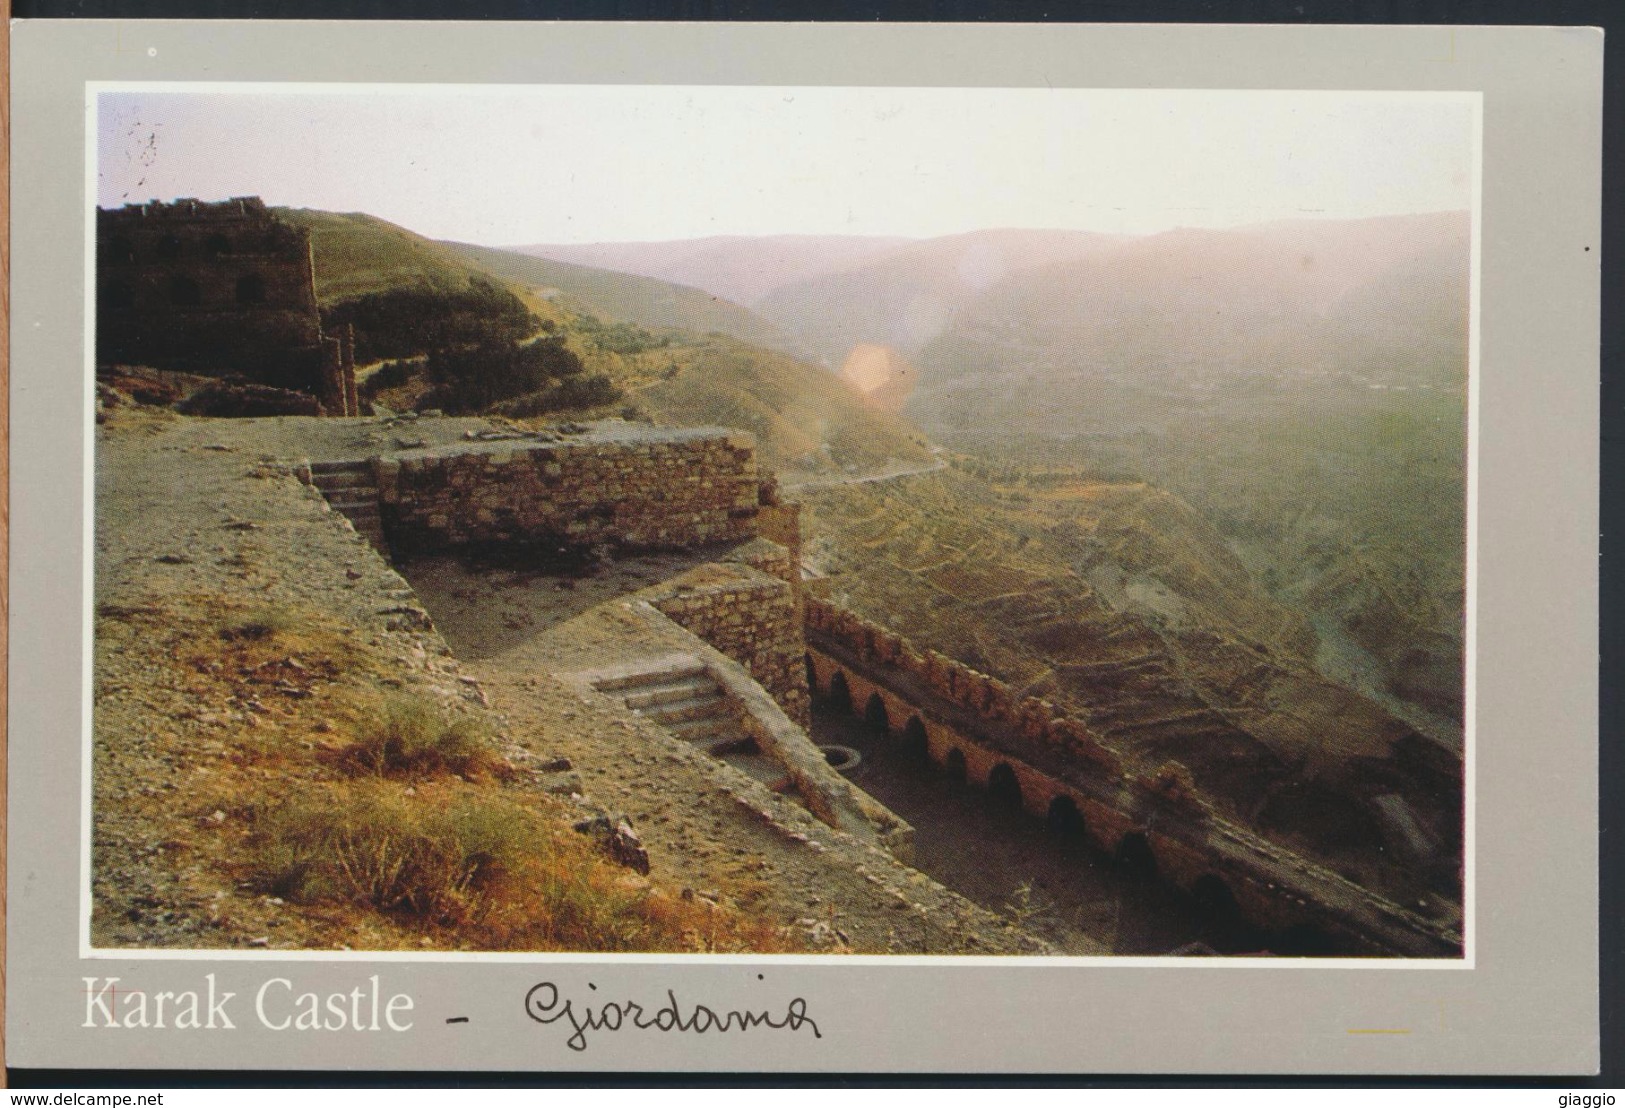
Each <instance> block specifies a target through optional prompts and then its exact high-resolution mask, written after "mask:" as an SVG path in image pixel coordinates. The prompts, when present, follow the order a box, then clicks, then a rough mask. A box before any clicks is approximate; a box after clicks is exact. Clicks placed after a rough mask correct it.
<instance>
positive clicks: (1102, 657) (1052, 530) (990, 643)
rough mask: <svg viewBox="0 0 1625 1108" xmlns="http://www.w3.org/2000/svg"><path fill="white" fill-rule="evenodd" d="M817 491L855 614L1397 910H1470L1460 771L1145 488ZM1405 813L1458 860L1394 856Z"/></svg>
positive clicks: (836, 578)
mask: <svg viewBox="0 0 1625 1108" xmlns="http://www.w3.org/2000/svg"><path fill="white" fill-rule="evenodd" d="M964 464H965V463H963V462H960V463H957V464H956V467H955V468H954V469H951V470H948V471H944V472H941V473H936V474H931V475H926V476H918V477H909V478H903V479H899V480H896V481H889V482H877V483H869V484H861V485H859V484H848V485H844V486H836V487H828V488H822V489H809V490H804V491H803V493H802V495H803V498H804V499H805V501H806V503H807V508H808V519H807V534H808V536H809V542H808V560H809V562H811V563H812V564H813V565H814V566H815V567H816V568H817V569H819V570H820V571H821V572H822V573H823V574H825V575H826V576H825V579H824V580H823V581H821V582H820V587H821V588H822V589H823V590H825V591H827V593H828V595H829V596H830V598H831V599H833V600H834V601H835V602H837V603H839V604H842V605H844V606H848V607H851V608H853V609H855V610H857V611H858V612H860V613H862V614H864V615H866V616H868V617H870V618H872V619H874V620H876V621H877V622H880V623H882V624H884V625H886V626H889V627H892V628H894V629H896V630H898V631H899V632H901V633H902V634H904V635H905V636H907V637H909V638H911V639H914V640H915V641H917V642H923V643H930V644H932V645H933V646H934V647H935V648H936V649H939V650H941V651H943V652H944V653H946V654H949V655H951V656H953V657H955V658H958V659H959V660H961V661H963V662H965V663H966V664H969V665H971V666H973V667H975V668H977V669H980V670H982V671H984V672H987V673H992V674H994V675H996V676H999V677H1001V678H1003V679H1004V680H1006V681H1007V682H1009V683H1010V684H1011V685H1013V686H1014V687H1016V688H1017V689H1018V690H1019V691H1020V692H1021V693H1022V694H1023V695H1028V696H1037V697H1042V698H1046V699H1049V700H1052V701H1054V702H1055V703H1057V704H1059V705H1062V706H1064V707H1065V708H1066V709H1067V710H1069V711H1071V712H1073V713H1074V714H1077V715H1079V716H1082V717H1084V718H1087V719H1088V720H1089V723H1090V726H1091V728H1092V729H1093V730H1094V731H1095V732H1096V733H1097V734H1099V735H1100V736H1101V737H1102V738H1103V739H1104V740H1105V741H1106V742H1107V743H1108V744H1109V745H1111V746H1113V747H1115V748H1116V749H1117V750H1118V751H1119V752H1121V753H1122V754H1123V755H1124V756H1125V757H1127V758H1128V759H1129V760H1130V762H1131V763H1132V764H1137V765H1139V766H1140V767H1141V768H1142V770H1144V769H1149V768H1151V767H1155V766H1158V765H1160V764H1161V763H1162V762H1164V761H1165V760H1168V759H1172V760H1176V761H1178V762H1181V763H1183V764H1184V765H1185V766H1186V767H1188V768H1189V769H1190V770H1191V772H1192V774H1193V776H1194V778H1195V780H1196V782H1197V784H1198V785H1199V787H1201V788H1202V789H1203V790H1204V792H1205V793H1206V794H1207V795H1209V796H1210V797H1212V798H1214V799H1215V801H1216V802H1217V803H1218V804H1219V805H1220V807H1221V808H1222V809H1223V810H1225V811H1227V812H1228V813H1229V814H1230V815H1231V816H1232V817H1233V818H1235V819H1237V820H1239V821H1240V822H1242V823H1244V824H1246V825H1249V826H1254V827H1257V828H1259V829H1260V830H1262V831H1264V832H1265V833H1267V834H1269V835H1271V836H1272V837H1275V838H1277V839H1278V840H1280V841H1282V842H1283V843H1286V844H1289V845H1291V846H1292V847H1293V848H1294V849H1297V850H1300V851H1303V852H1304V853H1306V854H1309V855H1311V856H1314V857H1319V858H1321V859H1323V860H1326V861H1327V862H1328V863H1329V864H1332V865H1333V866H1335V867H1336V868H1338V869H1340V870H1341V871H1342V872H1344V873H1346V874H1347V875H1349V876H1350V877H1352V878H1353V879H1355V880H1357V881H1360V882H1361V883H1364V884H1367V885H1368V886H1370V887H1373V888H1379V889H1385V890H1387V891H1389V892H1390V893H1392V894H1394V895H1399V896H1402V897H1410V898H1414V897H1415V896H1416V895H1417V894H1419V893H1422V892H1424V891H1428V892H1432V893H1442V894H1444V895H1447V896H1448V895H1451V894H1452V891H1453V889H1454V885H1455V880H1456V878H1455V873H1454V866H1453V861H1452V859H1453V858H1454V857H1455V854H1454V851H1455V849H1456V847H1457V846H1459V835H1460V830H1459V828H1460V823H1459V820H1460V768H1461V766H1460V760H1459V758H1458V757H1457V756H1456V755H1455V754H1453V753H1452V752H1450V751H1449V750H1447V749H1445V748H1443V747H1440V746H1438V745H1436V744H1434V743H1432V742H1430V741H1428V740H1427V739H1426V738H1425V737H1423V736H1422V735H1420V734H1418V733H1417V732H1416V731H1414V730H1413V729H1412V728H1411V727H1409V726H1408V725H1407V724H1405V723H1404V722H1403V721H1401V720H1399V719H1397V718H1395V717H1394V716H1392V715H1390V714H1389V713H1387V712H1385V711H1384V710H1383V709H1382V708H1381V707H1380V706H1378V705H1377V704H1376V703H1374V702H1372V701H1371V700H1369V699H1367V698H1365V697H1362V696H1360V695H1358V694H1356V693H1354V692H1352V691H1350V690H1349V689H1347V688H1345V687H1343V686H1341V685H1338V684H1335V683H1333V682H1331V681H1328V680H1326V679H1325V678H1324V677H1322V676H1321V675H1320V674H1319V673H1318V672H1317V671H1316V669H1315V667H1314V664H1313V658H1314V653H1315V636H1314V634H1313V632H1312V630H1311V628H1310V627H1309V625H1308V623H1307V621H1306V620H1305V619H1304V617H1303V616H1302V615H1301V614H1300V613H1299V612H1297V611H1295V610H1293V609H1292V608H1290V607H1288V606H1286V605H1283V604H1281V603H1280V602H1278V601H1276V600H1274V599H1273V598H1271V597H1270V596H1269V594H1268V593H1266V592H1265V591H1264V590H1262V589H1261V588H1259V587H1258V586H1257V584H1256V583H1255V582H1254V580H1253V579H1252V577H1251V575H1250V574H1249V573H1248V571H1247V569H1246V567H1245V566H1244V565H1243V564H1242V563H1241V562H1240V561H1239V560H1238V559H1237V558H1236V557H1235V555H1234V554H1232V553H1231V551H1230V550H1229V549H1228V547H1227V544H1226V543H1225V541H1224V539H1223V537H1222V536H1221V535H1219V533H1218V532H1217V531H1216V530H1215V529H1214V528H1213V527H1212V526H1211V525H1210V524H1208V523H1207V522H1206V521H1205V520H1203V519H1202V518H1201V517H1200V516H1199V515H1197V514H1196V513H1195V512H1193V511H1192V510H1191V509H1190V508H1189V507H1188V506H1187V505H1185V504H1184V503H1183V502H1181V501H1180V500H1179V499H1178V498H1176V497H1173V496H1171V495H1169V494H1168V493H1166V492H1163V491H1161V490H1159V489H1156V488H1152V487H1149V486H1146V485H1142V484H1119V483H1111V482H1100V481H1083V480H1080V481H1074V482H1068V483H1064V484H1054V485H1050V486H1048V487H1039V486H1034V485H1032V484H1022V485H1006V484H1001V483H998V482H990V481H986V480H983V479H981V478H979V477H977V476H975V475H974V474H971V473H968V472H966V470H965V468H964ZM1388 796H1394V797H1398V798H1400V802H1402V803H1403V805H1404V806H1405V807H1406V808H1408V809H1409V811H1410V812H1411V814H1412V817H1413V818H1414V819H1415V820H1416V821H1417V823H1418V824H1419V825H1420V826H1423V827H1425V828H1427V833H1428V834H1429V835H1431V836H1433V837H1434V838H1435V840H1436V841H1437V842H1438V843H1439V844H1440V845H1439V853H1438V855H1437V856H1436V857H1435V858H1434V859H1433V860H1432V862H1430V863H1428V864H1427V865H1425V866H1417V865H1414V864H1412V863H1407V862H1403V861H1399V860H1398V859H1397V858H1395V857H1394V856H1392V855H1391V854H1390V851H1391V849H1392V836H1393V828H1392V827H1389V826H1387V824H1386V822H1385V821H1386V820H1388V818H1389V817H1388V815H1387V814H1386V811H1385V809H1384V805H1390V806H1391V805H1394V804H1395V803H1396V802H1395V801H1392V800H1381V799H1380V798H1383V797H1388Z"/></svg>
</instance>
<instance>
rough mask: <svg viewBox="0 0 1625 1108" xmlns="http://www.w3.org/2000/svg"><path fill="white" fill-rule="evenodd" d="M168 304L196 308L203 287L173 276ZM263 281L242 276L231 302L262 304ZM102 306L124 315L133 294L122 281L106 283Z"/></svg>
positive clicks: (254, 276)
mask: <svg viewBox="0 0 1625 1108" xmlns="http://www.w3.org/2000/svg"><path fill="white" fill-rule="evenodd" d="M164 291H165V296H166V298H167V299H168V302H169V303H170V304H172V305H174V306H176V307H181V308H191V307H197V306H199V305H201V304H202V303H203V302H204V297H203V287H202V286H201V285H200V284H199V283H198V282H197V281H195V280H193V279H192V278H190V277H187V276H185V275H184V274H176V275H175V276H173V277H171V278H170V279H169V282H168V284H167V285H166V286H165V288H164ZM265 296H266V289H265V278H264V277H262V276H260V275H259V274H258V273H245V274H243V275H242V276H241V277H239V278H237V281H236V284H235V286H234V287H233V300H234V302H235V303H237V304H245V305H247V304H263V303H265ZM98 299H99V301H100V303H101V306H102V307H103V308H104V309H106V310H110V311H126V310H128V309H130V308H133V307H135V290H134V289H132V288H131V287H130V285H129V284H127V283H126V282H123V281H107V282H104V283H103V284H102V286H101V288H100V295H99V298H98Z"/></svg>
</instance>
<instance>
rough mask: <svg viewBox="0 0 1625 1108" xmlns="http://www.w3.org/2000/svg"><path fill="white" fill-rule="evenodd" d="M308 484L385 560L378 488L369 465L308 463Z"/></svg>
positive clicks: (387, 552)
mask: <svg viewBox="0 0 1625 1108" xmlns="http://www.w3.org/2000/svg"><path fill="white" fill-rule="evenodd" d="M310 480H311V484H313V485H315V486H316V487H317V488H318V489H320V490H321V492H322V495H323V496H325V497H327V502H328V503H329V504H331V505H332V506H333V507H334V509H336V510H337V511H340V512H343V513H344V515H345V517H346V518H347V519H349V521H350V522H351V523H352V524H353V525H354V526H355V529H356V534H358V535H360V536H361V537H362V538H364V539H366V540H367V541H368V542H370V543H372V545H373V546H375V547H377V549H378V551H379V552H380V553H382V554H383V555H384V556H385V557H388V556H389V540H388V539H386V538H385V537H384V524H383V519H382V517H380V516H379V514H378V485H377V479H376V478H375V477H373V473H372V463H371V462H367V461H359V462H357V461H343V462H311V463H310Z"/></svg>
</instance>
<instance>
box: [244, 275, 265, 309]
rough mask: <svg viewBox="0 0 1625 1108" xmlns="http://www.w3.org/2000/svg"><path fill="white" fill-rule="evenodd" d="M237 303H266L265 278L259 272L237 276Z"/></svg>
mask: <svg viewBox="0 0 1625 1108" xmlns="http://www.w3.org/2000/svg"><path fill="white" fill-rule="evenodd" d="M237 303H239V304H263V303H265V278H264V277H261V276H260V275H259V274H258V273H245V274H243V276H241V277H239V278H237Z"/></svg>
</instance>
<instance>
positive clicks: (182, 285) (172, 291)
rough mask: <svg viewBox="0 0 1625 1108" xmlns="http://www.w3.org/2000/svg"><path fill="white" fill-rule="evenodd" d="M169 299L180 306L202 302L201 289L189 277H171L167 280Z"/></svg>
mask: <svg viewBox="0 0 1625 1108" xmlns="http://www.w3.org/2000/svg"><path fill="white" fill-rule="evenodd" d="M169 301H170V303H172V304H179V305H181V306H182V307H187V306H191V305H196V304H201V303H203V290H202V289H200V288H198V287H197V282H196V281H194V280H192V279H191V278H190V277H172V278H170V281H169Z"/></svg>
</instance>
